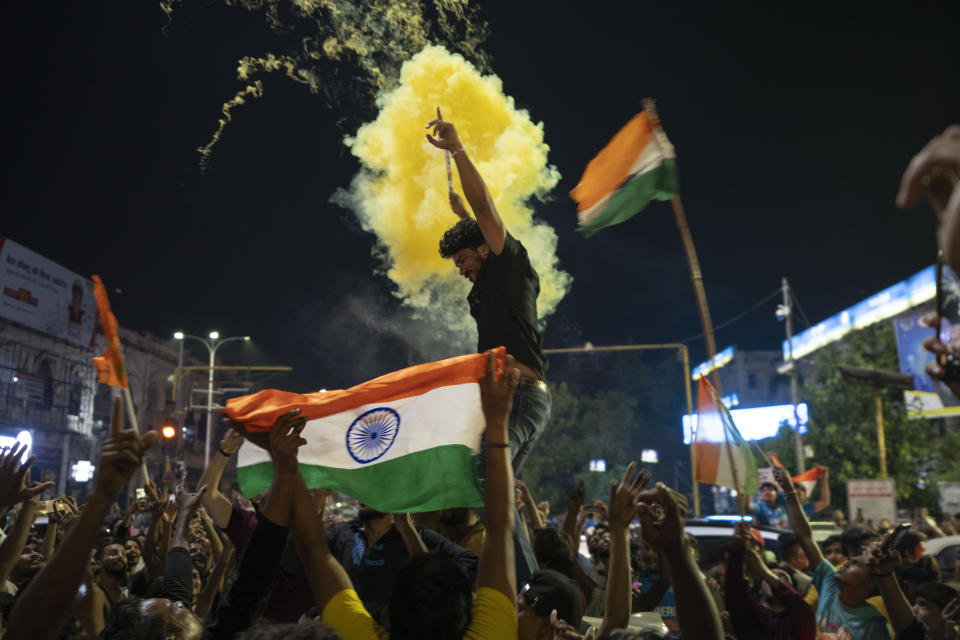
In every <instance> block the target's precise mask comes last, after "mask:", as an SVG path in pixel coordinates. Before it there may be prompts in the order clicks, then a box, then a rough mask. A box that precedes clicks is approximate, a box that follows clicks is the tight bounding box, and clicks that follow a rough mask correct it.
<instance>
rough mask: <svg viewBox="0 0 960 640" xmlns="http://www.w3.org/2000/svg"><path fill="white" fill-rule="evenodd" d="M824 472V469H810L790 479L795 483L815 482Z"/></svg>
mask: <svg viewBox="0 0 960 640" xmlns="http://www.w3.org/2000/svg"><path fill="white" fill-rule="evenodd" d="M822 472H823V467H814V468H813V469H808V470H807V471H804V472H803V473H801V474H800V475H796V476H792V477H791V478H790V479H791V480H793V481H794V482H814V481H816V480H817V479H818V478H819V477H820V474H821V473H822Z"/></svg>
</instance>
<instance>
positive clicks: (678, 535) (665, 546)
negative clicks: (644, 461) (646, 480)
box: [637, 482, 687, 552]
mask: <svg viewBox="0 0 960 640" xmlns="http://www.w3.org/2000/svg"><path fill="white" fill-rule="evenodd" d="M637 499H638V500H639V501H640V503H641V505H640V510H639V511H640V520H641V522H642V524H643V527H642V529H641V533H642V534H643V539H644V540H645V541H646V542H647V543H648V544H650V545H652V546H654V547H656V548H657V549H659V550H661V551H664V552H675V551H679V550H680V549H682V548H683V521H684V519H685V518H686V517H687V499H686V498H685V497H684V496H683V495H682V494H680V493H677V492H676V491H674V490H673V489H670V488H668V487H667V486H666V485H665V484H663V483H662V482H658V483H657V486H656V487H654V488H653V489H650V490H647V491H643V492H641V493H640V495H639V496H638V498H637Z"/></svg>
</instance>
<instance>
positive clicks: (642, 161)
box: [577, 144, 672, 224]
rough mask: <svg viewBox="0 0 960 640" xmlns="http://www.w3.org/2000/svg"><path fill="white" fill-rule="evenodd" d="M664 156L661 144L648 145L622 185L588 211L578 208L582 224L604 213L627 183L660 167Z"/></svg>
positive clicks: (635, 161) (637, 158) (587, 209)
mask: <svg viewBox="0 0 960 640" xmlns="http://www.w3.org/2000/svg"><path fill="white" fill-rule="evenodd" d="M664 155H665V154H664V153H662V152H661V150H660V145H659V144H649V145H647V146H646V148H644V149H643V151H641V152H640V154H639V155H638V156H637V157H636V159H635V160H634V163H633V166H632V167H630V170H629V171H627V176H626V178H625V179H624V181H623V182H622V183H621V184H618V185H617V187H616V188H615V189H614V190H611V191H610V192H608V193H607V194H606V195H604V196H603V198H601V199H600V200H599V201H598V202H597V203H596V204H594V205H593V206H591V207H589V208H586V209H582V208H580V207H578V208H577V209H578V213H577V217H578V218H579V220H580V224H586V223H587V222H590V221H591V220H593V219H594V218H596V217H597V216H598V215H600V214H601V213H603V210H604V209H606V207H607V203H609V202H610V199H611V198H612V197H613V195H614V194H615V193H616V189H619V188H622V187H623V186H624V185H625V184H626V183H628V182H630V181H631V180H633V179H635V178H636V177H638V176H639V175H640V174H642V173H645V172H647V171H651V170H653V169H656V167H657V165H659V164H660V163H661V162H662V161H663V160H664ZM671 157H672V154H671Z"/></svg>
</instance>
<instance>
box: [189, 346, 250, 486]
mask: <svg viewBox="0 0 960 640" xmlns="http://www.w3.org/2000/svg"><path fill="white" fill-rule="evenodd" d="M173 337H174V338H176V339H177V340H180V367H178V370H179V369H182V368H183V340H184V339H185V338H193V339H195V340H199V341H200V342H201V343H203V346H205V347H206V348H207V351H208V352H209V353H210V366H209V370H208V373H207V437H206V439H205V442H204V448H203V465H204V467H206V466H208V465H209V464H210V448H211V443H212V442H213V371H214V367H215V364H216V357H217V349H219V348H220V347H222V346H223V345H225V344H227V343H228V342H232V341H234V340H243V341H244V342H249V341H250V336H233V337H230V338H224V339H223V340H221V339H220V332H219V331H211V332H210V334H209V338H210V339H209V340H207V339H206V338H201V337H199V336H192V335H190V334H187V333H183V332H181V331H178V332H176V333H175V334H173ZM177 397H178V398H179V397H180V394H179V393H178V394H177Z"/></svg>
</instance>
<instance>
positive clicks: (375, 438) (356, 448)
mask: <svg viewBox="0 0 960 640" xmlns="http://www.w3.org/2000/svg"><path fill="white" fill-rule="evenodd" d="M399 430H400V414H399V413H397V412H396V411H394V410H393V409H390V408H388V407H377V408H376V409H370V410H369V411H367V412H366V413H363V414H361V415H360V417H358V418H357V419H356V420H354V421H353V424H351V425H350V428H349V429H347V451H348V452H349V453H350V457H352V458H353V459H354V460H356V461H357V462H359V463H360V464H366V463H368V462H373V461H374V460H376V459H377V458H379V457H380V456H382V455H383V454H385V453H386V452H387V450H388V449H389V448H390V447H391V446H393V441H394V440H396V439H397V432H398V431H399Z"/></svg>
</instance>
